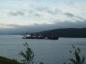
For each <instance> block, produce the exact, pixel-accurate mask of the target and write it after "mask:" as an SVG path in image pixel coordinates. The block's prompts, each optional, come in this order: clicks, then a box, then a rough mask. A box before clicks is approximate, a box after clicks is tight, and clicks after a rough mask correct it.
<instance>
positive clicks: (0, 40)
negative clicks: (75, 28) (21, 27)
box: [0, 35, 86, 64]
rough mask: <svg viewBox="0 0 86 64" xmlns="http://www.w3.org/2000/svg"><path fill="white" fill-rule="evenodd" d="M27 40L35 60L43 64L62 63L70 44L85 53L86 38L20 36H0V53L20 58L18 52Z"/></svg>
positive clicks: (67, 53) (65, 59) (65, 58)
mask: <svg viewBox="0 0 86 64" xmlns="http://www.w3.org/2000/svg"><path fill="white" fill-rule="evenodd" d="M25 42H27V43H28V44H29V45H30V46H31V48H32V50H33V51H34V53H35V61H36V62H40V61H42V62H44V63H45V64H57V63H58V64H63V63H64V62H65V61H67V58H68V57H69V56H70V54H69V50H70V49H71V48H72V44H74V45H75V46H78V47H80V48H81V50H82V52H83V53H82V54H83V55H85V53H86V50H85V49H86V38H60V39H59V40H36V39H34V40H31V39H30V40H25V39H21V36H14V35H10V36H8V35H4V36H0V55H1V56H6V57H10V58H15V59H18V60H20V59H21V57H20V56H19V52H20V51H22V50H24V47H23V45H22V44H24V43H25Z"/></svg>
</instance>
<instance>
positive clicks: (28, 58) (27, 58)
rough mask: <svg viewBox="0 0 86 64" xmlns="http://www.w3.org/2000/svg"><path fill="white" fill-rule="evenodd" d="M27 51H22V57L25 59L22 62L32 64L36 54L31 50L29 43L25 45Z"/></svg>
mask: <svg viewBox="0 0 86 64" xmlns="http://www.w3.org/2000/svg"><path fill="white" fill-rule="evenodd" d="M24 46H25V48H26V50H25V51H22V52H21V53H20V55H21V56H22V57H23V58H24V59H23V60H22V61H23V63H24V64H30V63H33V62H32V60H33V58H34V53H33V51H32V50H31V48H30V47H29V45H28V44H27V43H25V44H24Z"/></svg>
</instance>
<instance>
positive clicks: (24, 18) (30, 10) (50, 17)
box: [0, 0, 86, 31]
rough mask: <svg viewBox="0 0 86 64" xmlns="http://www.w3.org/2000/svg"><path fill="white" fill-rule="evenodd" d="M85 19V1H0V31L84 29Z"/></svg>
mask: <svg viewBox="0 0 86 64" xmlns="http://www.w3.org/2000/svg"><path fill="white" fill-rule="evenodd" d="M85 19H86V0H0V30H2V31H3V30H8V31H10V30H13V29H14V30H16V29H17V30H19V29H20V30H24V29H25V28H26V30H27V28H28V30H29V29H34V28H36V29H37V28H38V29H41V28H40V27H42V29H43V30H44V29H46V27H48V28H49V27H50V28H56V27H58V28H64V27H75V28H76V27H86V26H85V24H86V20H85ZM31 27H32V28H31ZM48 28H47V29H48Z"/></svg>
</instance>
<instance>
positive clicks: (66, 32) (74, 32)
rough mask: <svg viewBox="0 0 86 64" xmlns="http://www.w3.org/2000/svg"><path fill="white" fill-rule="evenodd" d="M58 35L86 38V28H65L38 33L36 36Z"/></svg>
mask: <svg viewBox="0 0 86 64" xmlns="http://www.w3.org/2000/svg"><path fill="white" fill-rule="evenodd" d="M51 33H54V34H57V35H58V36H59V37H86V28H63V29H53V30H47V31H41V32H37V33H35V34H42V35H49V34H51Z"/></svg>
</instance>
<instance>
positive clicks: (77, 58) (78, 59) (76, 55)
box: [65, 45, 85, 64]
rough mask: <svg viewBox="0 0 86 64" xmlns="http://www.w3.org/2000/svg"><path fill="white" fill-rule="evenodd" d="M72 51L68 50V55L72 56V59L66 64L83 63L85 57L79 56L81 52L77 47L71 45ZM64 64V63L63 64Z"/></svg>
mask: <svg viewBox="0 0 86 64" xmlns="http://www.w3.org/2000/svg"><path fill="white" fill-rule="evenodd" d="M72 47H73V50H70V53H71V54H73V57H72V58H69V62H68V64H83V63H84V61H85V57H82V56H81V55H80V53H81V50H80V48H78V47H75V46H74V45H72ZM65 64H66V63H65Z"/></svg>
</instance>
